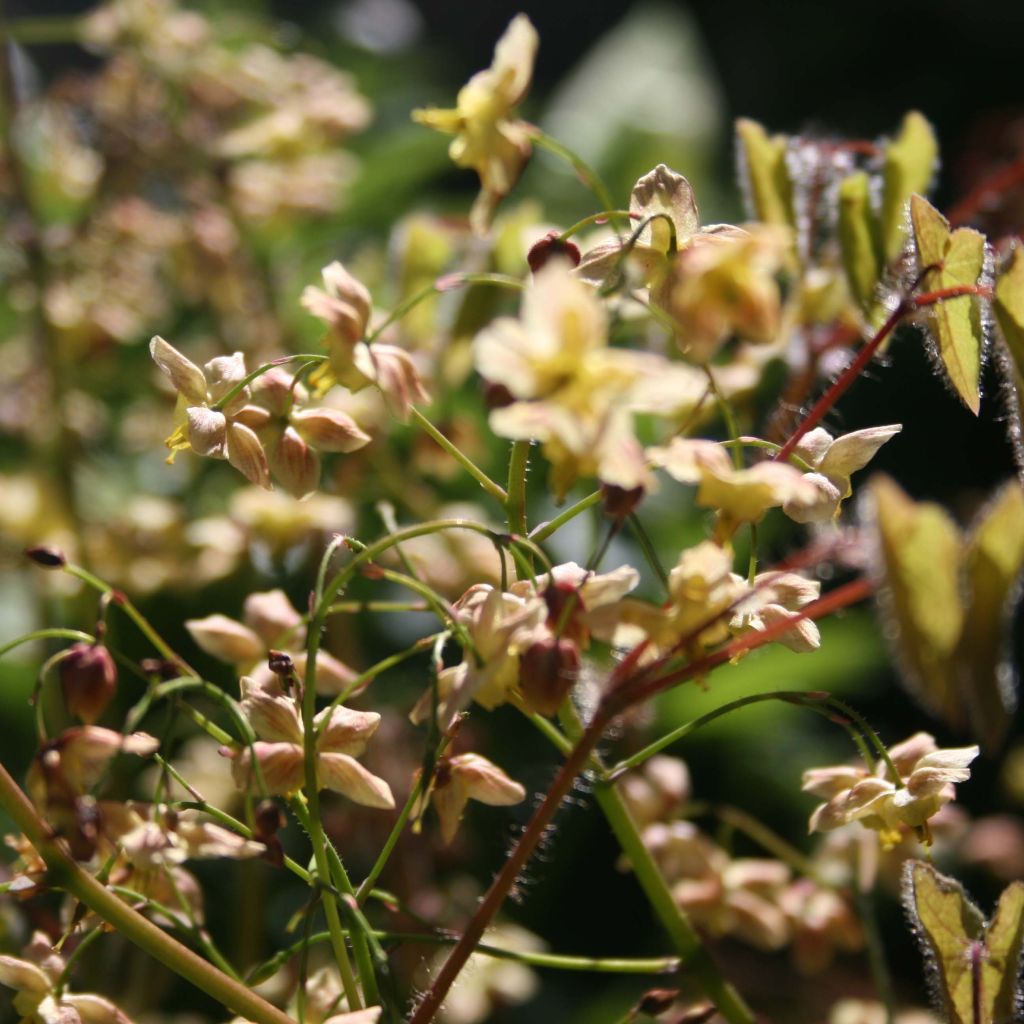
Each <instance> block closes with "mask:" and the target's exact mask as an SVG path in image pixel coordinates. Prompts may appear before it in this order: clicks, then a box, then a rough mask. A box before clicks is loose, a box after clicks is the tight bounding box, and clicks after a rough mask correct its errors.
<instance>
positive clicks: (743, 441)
mask: <svg viewBox="0 0 1024 1024" xmlns="http://www.w3.org/2000/svg"><path fill="white" fill-rule="evenodd" d="M718 443H719V444H720V445H721V446H722V447H723V448H760V449H762V450H763V451H766V452H771V453H772V454H773V455H777V454H778V453H779V452H780V451H782V445H781V444H776V443H775V442H774V441H765V440H764V439H763V438H760V437H748V436H746V435H744V436H742V437H736V438H733V439H732V440H730V441H719V442H718ZM787 461H788V462H790V463H791V464H792V465H794V466H796V468H797V469H799V470H800V472H802V473H813V472H814V467H813V466H812V465H811V464H810V463H809V462H807V461H806V460H805V459H802V458H801V457H800V456H799V455H797V453H796V452H790V453H789V455H788V456H787Z"/></svg>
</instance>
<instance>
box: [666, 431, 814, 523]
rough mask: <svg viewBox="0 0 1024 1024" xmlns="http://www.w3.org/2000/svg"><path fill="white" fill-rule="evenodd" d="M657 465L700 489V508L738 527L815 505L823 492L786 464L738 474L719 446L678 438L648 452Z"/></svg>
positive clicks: (766, 464) (765, 465)
mask: <svg viewBox="0 0 1024 1024" xmlns="http://www.w3.org/2000/svg"><path fill="white" fill-rule="evenodd" d="M647 455H648V457H649V458H650V459H651V461H652V462H654V464H655V465H656V466H660V467H661V468H662V469H664V470H665V471H666V472H667V473H668V474H669V476H671V477H673V478H674V479H676V480H678V481H679V482H680V483H684V484H696V485H697V499H696V500H697V504H698V505H700V506H702V507H703V508H713V509H717V510H718V511H720V512H722V513H724V514H725V515H726V516H728V517H729V519H730V520H732V521H733V522H735V523H756V522H758V521H760V519H761V518H762V517H763V516H764V514H765V512H766V511H767V510H768V509H770V508H777V507H779V506H781V505H784V504H785V503H786V502H793V501H796V500H803V501H806V502H810V501H813V500H814V499H815V498H816V497H817V495H818V490H817V488H816V487H815V485H814V484H813V483H812V482H809V481H808V480H807V478H806V476H805V474H803V473H801V472H800V471H799V470H798V469H796V468H795V467H794V466H790V465H788V464H787V463H782V462H771V461H766V462H758V463H755V464H754V465H753V466H750V467H747V468H745V469H736V468H735V467H734V466H733V463H732V459H731V458H730V457H729V455H728V453H727V452H726V450H725V449H724V448H723V447H722V446H721V445H720V444H718V443H717V442H715V441H703V440H696V439H690V438H684V437H675V438H673V439H672V440H671V441H670V442H669V443H668V444H667V445H664V446H655V447H652V448H648V449H647Z"/></svg>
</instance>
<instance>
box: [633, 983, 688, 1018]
mask: <svg viewBox="0 0 1024 1024" xmlns="http://www.w3.org/2000/svg"><path fill="white" fill-rule="evenodd" d="M678 998H679V989H677V988H652V989H649V990H648V991H647V992H645V993H644V994H643V995H642V996H641V997H640V1002H639V1003H637V1005H636V1008H637V1010H638V1011H639V1012H640V1013H646V1014H647V1016H648V1017H657V1016H658V1014H659V1013H664V1012H665V1011H666V1010H668V1009H671V1007H672V1004H673V1003H674V1002H675V1001H676V1000H677V999H678Z"/></svg>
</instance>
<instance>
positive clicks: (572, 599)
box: [544, 580, 588, 646]
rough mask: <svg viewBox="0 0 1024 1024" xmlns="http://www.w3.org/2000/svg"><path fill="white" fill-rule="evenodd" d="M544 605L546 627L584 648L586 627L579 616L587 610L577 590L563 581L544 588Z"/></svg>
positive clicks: (586, 634)
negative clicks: (546, 609)
mask: <svg viewBox="0 0 1024 1024" xmlns="http://www.w3.org/2000/svg"><path fill="white" fill-rule="evenodd" d="M544 603H545V604H546V605H547V608H548V619H547V622H548V626H549V627H550V628H551V629H552V630H553V631H554V632H555V633H557V634H558V635H559V636H561V637H565V638H566V639H567V640H572V641H573V642H574V643H576V644H582V645H583V646H586V643H587V637H588V633H587V627H586V625H585V624H584V622H583V621H582V619H581V618H580V616H581V615H582V614H583V612H585V611H586V610H587V609H586V608H585V607H584V604H583V597H582V595H581V594H580V591H579V588H578V587H576V586H574V585H573V584H572V583H569V582H567V581H566V580H563V581H562V582H560V583H551V584H550V585H549V586H547V587H545V588H544Z"/></svg>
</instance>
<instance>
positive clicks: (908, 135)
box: [881, 110, 939, 260]
mask: <svg viewBox="0 0 1024 1024" xmlns="http://www.w3.org/2000/svg"><path fill="white" fill-rule="evenodd" d="M938 156H939V147H938V144H937V143H936V141H935V132H934V131H933V130H932V126H931V125H930V124H929V123H928V119H927V118H926V117H925V116H924V115H923V114H921V113H919V112H918V111H916V110H911V111H910V113H908V114H907V115H906V117H904V118H903V124H902V125H901V126H900V133H899V135H897V136H896V138H895V139H893V140H892V141H890V142H889V143H888V144H887V145H886V147H885V167H884V169H883V171H882V180H883V187H882V211H881V222H882V244H883V248H884V253H885V259H887V260H893V259H895V258H896V257H897V256H899V254H900V250H901V249H902V248H903V243H904V241H905V239H906V219H905V216H904V209H905V208H906V205H907V200H908V199H909V198H910V197H911V196H912V195H913V194H914V193H915V192H924V191H925V190H926V189H927V188H928V186H929V184H930V183H931V180H932V176H933V175H934V174H935V167H936V163H937V161H938Z"/></svg>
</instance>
